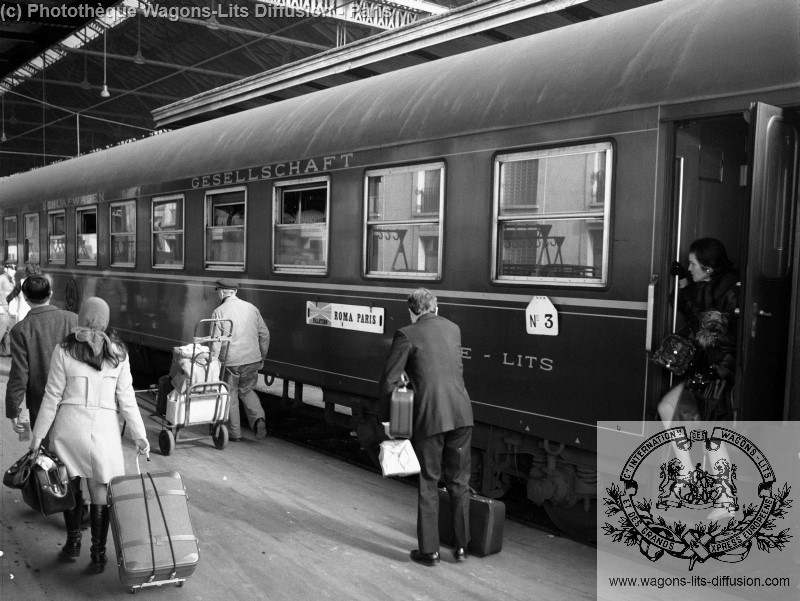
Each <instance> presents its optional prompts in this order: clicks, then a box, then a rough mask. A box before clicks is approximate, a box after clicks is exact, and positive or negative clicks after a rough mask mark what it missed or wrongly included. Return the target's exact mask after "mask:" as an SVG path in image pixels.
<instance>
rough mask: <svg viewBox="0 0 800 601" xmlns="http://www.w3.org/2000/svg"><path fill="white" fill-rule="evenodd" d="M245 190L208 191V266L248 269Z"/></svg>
mask: <svg viewBox="0 0 800 601" xmlns="http://www.w3.org/2000/svg"><path fill="white" fill-rule="evenodd" d="M245 206H246V199H245V190H244V188H240V189H236V190H218V191H215V192H211V193H209V194H206V267H207V268H212V269H213V268H225V269H238V270H241V271H244V241H245Z"/></svg>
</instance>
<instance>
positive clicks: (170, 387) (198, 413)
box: [156, 343, 227, 425]
mask: <svg viewBox="0 0 800 601" xmlns="http://www.w3.org/2000/svg"><path fill="white" fill-rule="evenodd" d="M220 371H221V364H220V361H219V359H217V358H216V357H213V356H212V353H211V349H209V348H208V347H207V346H205V345H202V344H197V343H191V344H186V345H184V346H176V347H174V348H173V350H172V365H171V366H170V371H169V375H167V376H162V377H161V378H159V381H158V398H157V402H156V412H157V413H159V414H160V415H164V416H166V418H167V420H169V421H170V422H171V423H173V424H183V423H184V421H185V420H186V413H185V411H186V399H187V395H188V393H189V390H190V388H191V390H192V393H193V396H194V398H193V399H192V404H191V408H190V423H207V422H212V421H217V420H218V419H225V418H226V417H227V415H225V414H227V406H226V407H224V408H223V409H222V413H223V415H221V416H220V415H216V414H215V412H217V409H218V408H217V398H216V397H217V393H218V392H219V386H220V385H219V381H220ZM206 382H208V383H209V385H208V386H195V385H196V384H204V383H206ZM198 394H199V396H197V395H198ZM203 395H207V396H203ZM187 425H188V424H187Z"/></svg>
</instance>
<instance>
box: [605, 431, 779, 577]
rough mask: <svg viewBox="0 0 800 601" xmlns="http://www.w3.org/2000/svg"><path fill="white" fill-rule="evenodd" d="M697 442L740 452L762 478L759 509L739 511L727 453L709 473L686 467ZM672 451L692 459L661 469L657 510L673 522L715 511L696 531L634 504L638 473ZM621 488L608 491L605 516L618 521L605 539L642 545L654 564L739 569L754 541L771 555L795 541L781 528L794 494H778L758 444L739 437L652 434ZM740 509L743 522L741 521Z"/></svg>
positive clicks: (646, 504)
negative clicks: (673, 561) (669, 560)
mask: <svg viewBox="0 0 800 601" xmlns="http://www.w3.org/2000/svg"><path fill="white" fill-rule="evenodd" d="M693 443H699V444H702V445H704V450H705V451H712V452H713V451H719V449H720V447H721V446H722V445H723V444H724V445H729V448H738V449H739V450H740V451H742V454H743V455H744V456H745V457H747V458H748V459H749V460H750V461H751V462H752V463H753V464H754V466H755V468H756V470H757V473H758V476H759V477H760V482H758V483H757V490H756V491H754V492H755V494H757V497H758V503H757V504H756V503H750V504H746V505H743V506H740V502H739V499H738V496H737V493H738V488H737V482H736V478H737V474H736V472H737V466H736V464H735V463H733V462H732V461H731V460H730V459H728V458H727V457H726V455H727V454H723V455H722V456H721V457H720V456H719V454H717V456H716V457H715V459H714V461H713V462H712V463H711V465H710V466H709V467H708V469H704V467H703V465H702V463H696V464H694V465H685V459H686V457H688V456H689V455H688V451H689V449H691V447H692V444H693ZM669 444H674V445H675V446H676V448H678V449H680V450H681V451H686V452H685V453H680V454H679V456H676V457H672V458H671V459H668V460H667V461H665V462H664V463H662V464H661V466H660V473H659V477H660V483H659V486H658V498H657V499H656V503H655V509H656V510H660V512H663V513H664V514H667V515H668V514H669V512H670V510H672V511H673V513H674V512H675V510H677V509H683V510H693V509H696V510H706V511H708V510H709V509H711V510H712V512H713V514H712V515H714V516H715V517H717V520H713V519H712V520H711V521H710V522H709V521H701V522H699V523H697V524H695V525H693V526H689V525H688V524H684V523H682V522H681V521H678V520H671V521H668V520H667V519H665V517H664V515H660V514H654V513H653V509H654V507H653V502H652V500H650V499H637V498H636V496H637V494H638V492H639V485H638V483H637V481H636V479H635V476H636V471H637V469H638V468H639V466H640V465H641V464H642V463H643V462H644V460H645V459H646V458H647V457H648V456H649V455H651V454H652V453H654V452H655V451H657V450H658V449H660V448H661V447H663V446H664V445H669ZM680 456H682V457H683V460H682V459H681V458H680ZM709 456H711V455H709ZM620 481H621V483H622V485H621V486H618V485H616V484H612V485H611V486H610V487H608V488H606V493H607V494H608V497H606V498H605V499H604V503H605V505H606V511H605V513H606V515H607V516H609V517H617V518H618V519H617V524H616V525H614V524H609V523H606V524H605V525H604V526H603V531H604V534H605V535H606V536H610V537H611V540H612V541H613V542H622V543H625V544H626V545H628V546H633V545H638V547H639V550H640V552H641V554H642V555H644V556H645V557H647V558H648V559H649V560H650V561H657V560H659V559H660V558H661V557H663V556H664V555H665V554H668V555H671V556H673V557H677V558H682V559H686V560H688V561H689V569H690V570H691V569H692V568H693V567H694V566H695V564H696V562H698V561H699V562H701V563H702V562H705V561H708V560H709V559H714V560H717V561H723V562H728V563H736V562H740V561H743V560H744V559H745V558H746V557H747V555H748V554H749V553H750V551H751V548H752V545H753V542H754V541H755V543H756V546H757V548H758V549H759V550H761V551H765V552H770V551H771V550H779V551H780V550H782V549H783V548H784V546H785V545H786V543H787V542H788V540H789V539H790V538H791V535H790V534H789V528H785V529H783V530H778V529H777V523H778V520H781V519H783V518H784V517H786V513H787V511H788V510H789V508H791V506H792V500H791V499H790V498H789V493H790V491H791V488H790V487H789V485H788V484H784V485H783V486H782V487H776V479H775V473H774V471H773V468H772V465H771V464H770V462H769V460H768V458H767V457H766V456H765V455H764V453H762V452H761V450H760V449H759V448H758V447H757V446H756V445H755V444H753V442H752V441H750V440H749V439H748V438H747V437H745V436H743V435H742V434H740V433H738V432H735V431H733V430H730V429H727V428H722V427H715V428H714V430H713V432H712V433H711V435H710V436H709V434H708V432H707V431H706V430H693V431H692V432H691V433H690V434H688V435H687V433H686V428H685V427H683V426H681V427H676V428H670V429H668V430H664V431H661V432H659V433H657V434H654V435H653V436H651V437H650V438H648V439H647V440H645V441H644V442H643V443H642V444H640V445H639V447H638V448H637V449H636V450H635V451H634V452H633V453H632V454H631V456H630V457H629V458H628V460H627V462H626V463H625V466H624V467H623V468H622V471H621V472H620ZM740 509H741V515H742V517H741V518H738V517H737V516H738V515H739V514H738V512H739V511H740ZM684 514H685V513H683V514H681V515H684Z"/></svg>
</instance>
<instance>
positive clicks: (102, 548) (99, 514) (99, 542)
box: [89, 503, 109, 574]
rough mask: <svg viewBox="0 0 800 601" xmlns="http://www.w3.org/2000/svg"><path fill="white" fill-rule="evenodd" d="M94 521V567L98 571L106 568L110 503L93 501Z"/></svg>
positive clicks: (91, 514)
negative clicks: (95, 502) (97, 503)
mask: <svg viewBox="0 0 800 601" xmlns="http://www.w3.org/2000/svg"><path fill="white" fill-rule="evenodd" d="M89 519H90V520H91V523H92V548H91V556H92V567H93V568H94V571H95V572H96V573H98V574H99V573H100V572H102V571H103V570H105V568H106V561H107V559H106V538H108V521H109V514H108V505H95V504H94V503H92V507H91V510H90V512H89Z"/></svg>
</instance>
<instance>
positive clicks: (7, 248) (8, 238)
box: [3, 216, 17, 263]
mask: <svg viewBox="0 0 800 601" xmlns="http://www.w3.org/2000/svg"><path fill="white" fill-rule="evenodd" d="M3 259H4V260H5V261H12V262H14V263H16V262H17V218H16V216H15V217H4V218H3Z"/></svg>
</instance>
